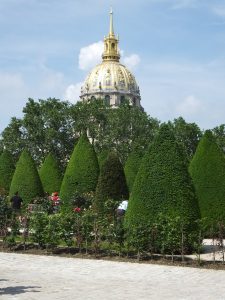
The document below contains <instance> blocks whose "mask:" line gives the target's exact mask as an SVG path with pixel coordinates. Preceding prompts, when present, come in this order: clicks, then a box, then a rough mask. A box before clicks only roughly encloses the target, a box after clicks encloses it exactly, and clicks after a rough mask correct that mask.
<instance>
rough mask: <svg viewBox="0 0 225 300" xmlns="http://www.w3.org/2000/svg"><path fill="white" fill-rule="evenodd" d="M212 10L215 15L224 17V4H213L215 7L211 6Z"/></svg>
mask: <svg viewBox="0 0 225 300" xmlns="http://www.w3.org/2000/svg"><path fill="white" fill-rule="evenodd" d="M213 12H214V14H216V15H217V16H220V17H225V5H224V6H215V7H213Z"/></svg>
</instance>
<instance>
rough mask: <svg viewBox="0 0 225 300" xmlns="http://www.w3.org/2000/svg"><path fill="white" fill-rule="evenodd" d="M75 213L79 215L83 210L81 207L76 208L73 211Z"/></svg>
mask: <svg viewBox="0 0 225 300" xmlns="http://www.w3.org/2000/svg"><path fill="white" fill-rule="evenodd" d="M73 211H74V212H78V213H79V212H80V211H81V208H80V207H75V208H74V209H73Z"/></svg>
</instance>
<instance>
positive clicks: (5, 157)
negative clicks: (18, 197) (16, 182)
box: [0, 150, 15, 193]
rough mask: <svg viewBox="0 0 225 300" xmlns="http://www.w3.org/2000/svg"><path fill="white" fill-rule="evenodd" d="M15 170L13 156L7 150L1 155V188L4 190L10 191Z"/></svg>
mask: <svg viewBox="0 0 225 300" xmlns="http://www.w3.org/2000/svg"><path fill="white" fill-rule="evenodd" d="M14 171H15V164H14V161H13V157H12V155H11V153H10V152H9V151H7V150H5V151H3V152H2V154H1V155H0V190H1V191H2V192H6V193H7V192H9V188H10V184H11V181H12V177H13V173H14Z"/></svg>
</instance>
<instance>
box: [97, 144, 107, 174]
mask: <svg viewBox="0 0 225 300" xmlns="http://www.w3.org/2000/svg"><path fill="white" fill-rule="evenodd" d="M108 155H109V150H106V149H105V150H103V151H102V152H100V154H99V155H98V164H99V169H100V170H101V167H102V165H103V164H104V162H105V161H106V159H107V157H108Z"/></svg>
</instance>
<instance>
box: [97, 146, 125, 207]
mask: <svg viewBox="0 0 225 300" xmlns="http://www.w3.org/2000/svg"><path fill="white" fill-rule="evenodd" d="M128 197H129V193H128V188H127V184H126V178H125V174H124V170H123V166H122V164H121V162H120V160H119V158H118V156H117V155H116V153H114V152H112V153H109V155H108V157H107V159H106V160H105V162H104V163H103V165H102V168H101V170H100V175H99V179H98V185H97V188H96V196H95V202H94V207H95V210H96V211H98V212H101V211H103V209H104V203H105V202H106V201H107V200H108V199H111V200H115V201H119V200H121V199H128Z"/></svg>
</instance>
